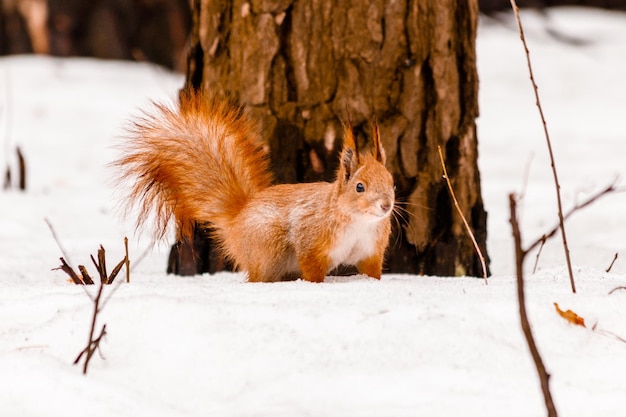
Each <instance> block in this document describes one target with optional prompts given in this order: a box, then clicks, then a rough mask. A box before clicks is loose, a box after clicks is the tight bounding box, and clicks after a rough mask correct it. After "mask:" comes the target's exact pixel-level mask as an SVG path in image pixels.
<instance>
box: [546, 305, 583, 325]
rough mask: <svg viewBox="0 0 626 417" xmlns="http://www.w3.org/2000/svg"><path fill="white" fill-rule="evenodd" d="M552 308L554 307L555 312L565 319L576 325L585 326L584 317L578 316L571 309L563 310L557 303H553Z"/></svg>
mask: <svg viewBox="0 0 626 417" xmlns="http://www.w3.org/2000/svg"><path fill="white" fill-rule="evenodd" d="M554 308H556V312H557V313H559V315H560V316H561V317H563V318H564V319H565V320H567V321H569V322H570V323H572V324H576V325H578V326H583V327H586V326H585V319H583V318H582V317H580V316H579V315H578V314H576V313H574V312H573V311H572V310H567V311H563V310H561V309H560V308H559V305H558V304H557V303H554Z"/></svg>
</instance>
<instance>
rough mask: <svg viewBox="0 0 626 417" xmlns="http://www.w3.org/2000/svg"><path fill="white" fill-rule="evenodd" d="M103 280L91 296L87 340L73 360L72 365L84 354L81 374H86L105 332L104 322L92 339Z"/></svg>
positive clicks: (98, 311) (98, 310)
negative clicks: (90, 313)
mask: <svg viewBox="0 0 626 417" xmlns="http://www.w3.org/2000/svg"><path fill="white" fill-rule="evenodd" d="M104 285H105V284H104V282H100V286H99V287H98V293H97V294H96V297H95V298H93V314H92V316H91V328H90V330H89V340H87V345H86V346H85V348H84V349H83V350H82V351H81V352H80V353H79V354H78V356H77V357H76V360H75V361H74V365H76V364H77V363H78V362H79V361H80V359H81V358H82V356H83V355H85V362H84V363H83V374H87V367H88V366H89V361H90V360H91V357H92V356H93V354H94V352H95V351H96V350H97V349H98V348H99V346H100V341H101V340H102V337H103V336H104V335H105V334H106V324H105V325H103V326H102V330H101V331H100V335H99V336H98V337H97V338H95V339H94V332H95V329H96V321H97V318H98V313H100V311H102V309H101V308H100V299H101V298H102V292H103V290H104Z"/></svg>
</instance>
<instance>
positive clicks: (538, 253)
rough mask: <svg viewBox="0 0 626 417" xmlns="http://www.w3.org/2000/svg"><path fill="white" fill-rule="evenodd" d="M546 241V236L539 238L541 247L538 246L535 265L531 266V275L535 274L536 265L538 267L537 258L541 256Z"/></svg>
mask: <svg viewBox="0 0 626 417" xmlns="http://www.w3.org/2000/svg"><path fill="white" fill-rule="evenodd" d="M547 240H548V238H547V236H546V235H543V236H541V246H539V250H538V251H537V257H536V258H535V265H533V274H534V273H535V272H537V265H539V257H540V256H541V250H542V249H543V247H544V245H545V244H546V241H547Z"/></svg>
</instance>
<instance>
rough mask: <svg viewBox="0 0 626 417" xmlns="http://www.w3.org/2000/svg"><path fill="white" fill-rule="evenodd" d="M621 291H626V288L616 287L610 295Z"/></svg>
mask: <svg viewBox="0 0 626 417" xmlns="http://www.w3.org/2000/svg"><path fill="white" fill-rule="evenodd" d="M619 290H626V287H615V288H613V289H612V290H611V291H609V295H611V294H613V293H614V292H616V291H619Z"/></svg>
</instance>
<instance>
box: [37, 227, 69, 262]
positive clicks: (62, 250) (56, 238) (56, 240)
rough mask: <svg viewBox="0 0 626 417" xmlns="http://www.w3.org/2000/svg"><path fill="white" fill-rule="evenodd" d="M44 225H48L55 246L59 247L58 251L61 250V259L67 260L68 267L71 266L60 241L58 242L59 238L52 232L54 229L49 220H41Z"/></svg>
mask: <svg viewBox="0 0 626 417" xmlns="http://www.w3.org/2000/svg"><path fill="white" fill-rule="evenodd" d="M43 220H44V221H45V222H46V224H47V225H48V228H49V229H50V233H52V237H53V238H54V241H55V242H56V243H57V246H58V247H59V249H60V250H61V254H62V255H63V257H64V258H65V259H67V263H68V264H69V265H71V264H72V261H70V257H69V256H68V255H67V252H66V251H65V249H64V248H63V245H61V241H60V240H59V237H58V236H57V232H56V231H55V230H54V227H53V226H52V223H51V222H50V220H48V219H47V218H44V219H43Z"/></svg>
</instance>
